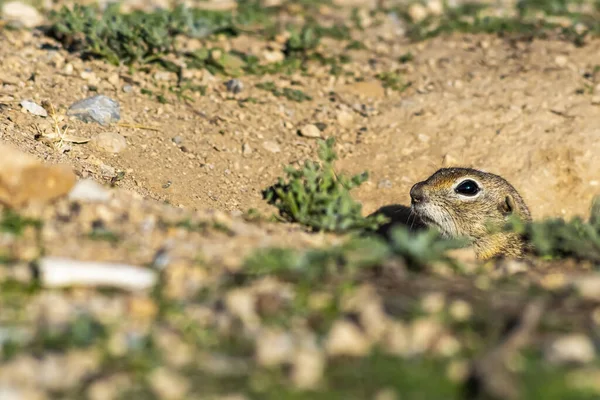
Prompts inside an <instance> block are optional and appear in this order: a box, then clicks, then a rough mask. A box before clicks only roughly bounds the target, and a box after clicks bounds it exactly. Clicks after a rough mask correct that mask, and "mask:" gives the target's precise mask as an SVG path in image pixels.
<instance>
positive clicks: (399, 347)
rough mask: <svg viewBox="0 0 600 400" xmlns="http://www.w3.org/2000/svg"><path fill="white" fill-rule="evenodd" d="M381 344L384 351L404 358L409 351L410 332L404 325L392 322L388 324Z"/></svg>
mask: <svg viewBox="0 0 600 400" xmlns="http://www.w3.org/2000/svg"><path fill="white" fill-rule="evenodd" d="M382 342H383V345H384V349H385V351H387V352H389V353H391V354H396V355H400V356H405V355H407V354H408V353H409V350H410V332H409V330H408V328H407V327H406V325H405V324H404V323H402V322H400V321H393V322H391V323H390V324H388V326H387V329H386V332H385V334H384V336H383V341H382Z"/></svg>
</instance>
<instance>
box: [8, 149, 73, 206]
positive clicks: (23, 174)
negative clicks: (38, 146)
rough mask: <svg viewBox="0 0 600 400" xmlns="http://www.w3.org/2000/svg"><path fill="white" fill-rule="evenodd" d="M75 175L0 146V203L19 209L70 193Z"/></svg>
mask: <svg viewBox="0 0 600 400" xmlns="http://www.w3.org/2000/svg"><path fill="white" fill-rule="evenodd" d="M75 182H76V176H75V174H74V173H73V170H72V169H71V167H68V166H66V165H60V164H59V165H50V164H42V163H40V162H39V161H38V160H37V158H35V157H33V156H31V155H29V154H25V153H22V152H20V151H19V150H17V149H16V148H14V147H13V146H9V145H0V203H4V204H6V205H8V206H11V207H19V206H22V205H24V204H26V203H30V202H42V203H43V202H48V201H50V200H53V199H56V198H59V197H62V196H64V195H66V194H67V193H69V192H70V191H71V189H72V187H73V186H74V185H75Z"/></svg>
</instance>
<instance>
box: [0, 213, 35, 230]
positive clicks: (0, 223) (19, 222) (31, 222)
mask: <svg viewBox="0 0 600 400" xmlns="http://www.w3.org/2000/svg"><path fill="white" fill-rule="evenodd" d="M28 226H32V227H34V228H36V229H40V228H41V227H42V221H40V220H37V219H33V218H26V217H22V216H21V215H19V214H17V213H16V212H14V211H12V210H10V209H5V210H4V211H3V212H2V216H1V218H0V232H9V233H12V234H13V235H17V236H20V235H22V234H23V231H24V230H25V228H26V227H28Z"/></svg>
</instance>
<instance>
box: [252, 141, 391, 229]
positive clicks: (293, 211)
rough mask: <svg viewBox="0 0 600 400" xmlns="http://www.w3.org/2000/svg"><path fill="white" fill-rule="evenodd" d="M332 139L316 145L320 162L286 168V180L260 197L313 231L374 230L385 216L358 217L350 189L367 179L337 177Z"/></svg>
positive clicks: (360, 207)
mask: <svg viewBox="0 0 600 400" xmlns="http://www.w3.org/2000/svg"><path fill="white" fill-rule="evenodd" d="M333 146H334V139H333V138H329V139H327V141H321V142H320V143H319V159H320V160H321V162H315V161H306V162H305V164H304V167H303V168H300V169H296V168H293V167H291V166H288V167H287V168H285V172H286V175H287V177H288V180H287V181H284V180H283V179H282V178H279V180H278V182H277V183H276V184H275V185H272V186H270V187H269V188H267V189H265V190H264V191H263V198H264V199H265V200H266V201H267V202H268V203H269V204H271V205H274V206H275V207H277V208H278V209H279V214H280V215H281V216H282V217H283V218H284V219H285V220H287V221H290V222H299V223H301V224H303V225H306V226H309V227H311V228H313V229H314V230H316V231H334V232H344V231H349V230H353V229H368V230H369V229H376V228H377V227H378V226H379V225H380V224H382V223H383V222H384V221H385V217H383V216H381V215H378V216H371V217H366V218H365V217H363V216H362V215H361V210H362V206H361V204H360V203H357V202H356V201H354V200H353V199H352V197H351V196H350V190H351V189H352V188H354V187H357V186H359V185H361V184H362V183H363V182H365V181H366V180H367V178H368V174H367V173H366V172H365V173H362V174H359V175H355V176H353V177H347V176H345V175H336V173H335V171H334V169H333V162H334V161H335V159H336V158H337V155H336V154H335V151H334V149H333Z"/></svg>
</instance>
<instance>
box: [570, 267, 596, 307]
mask: <svg viewBox="0 0 600 400" xmlns="http://www.w3.org/2000/svg"><path fill="white" fill-rule="evenodd" d="M570 286H571V287H573V288H574V289H575V290H576V291H577V292H578V293H579V295H580V296H582V297H583V298H584V299H587V300H592V301H599V302H600V274H598V273H591V274H585V275H583V276H578V277H575V278H571V280H570Z"/></svg>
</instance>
